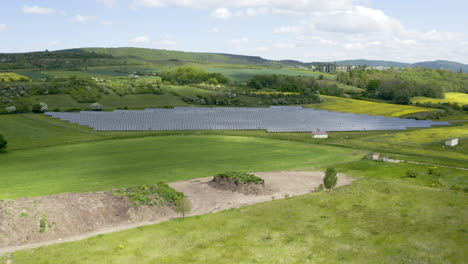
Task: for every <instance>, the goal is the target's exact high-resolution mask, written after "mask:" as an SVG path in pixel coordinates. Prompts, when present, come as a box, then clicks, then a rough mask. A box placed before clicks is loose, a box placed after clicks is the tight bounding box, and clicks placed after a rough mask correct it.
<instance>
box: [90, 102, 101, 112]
mask: <svg viewBox="0 0 468 264" xmlns="http://www.w3.org/2000/svg"><path fill="white" fill-rule="evenodd" d="M89 108H90V109H91V110H92V111H102V108H103V106H102V104H100V103H97V102H96V103H92V104H90V105H89Z"/></svg>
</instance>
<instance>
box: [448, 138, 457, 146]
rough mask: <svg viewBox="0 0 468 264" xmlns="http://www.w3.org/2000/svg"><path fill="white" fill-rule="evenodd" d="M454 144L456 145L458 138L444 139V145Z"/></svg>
mask: <svg viewBox="0 0 468 264" xmlns="http://www.w3.org/2000/svg"><path fill="white" fill-rule="evenodd" d="M456 145H458V138H452V139H449V140H445V146H448V147H455V146H456Z"/></svg>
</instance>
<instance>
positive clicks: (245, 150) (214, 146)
mask: <svg viewBox="0 0 468 264" xmlns="http://www.w3.org/2000/svg"><path fill="white" fill-rule="evenodd" d="M200 146H203V147H202V148H200ZM364 154H365V152H364V151H361V150H353V149H346V148H337V147H329V146H321V145H317V146H313V145H309V144H303V143H298V142H288V141H279V140H271V139H261V138H250V137H235V136H166V137H146V138H133V139H120V140H106V141H100V142H91V143H80V144H70V145H61V146H55V147H43V148H37V149H28V150H18V151H11V152H7V153H4V154H2V160H1V163H0V170H1V171H2V174H1V175H0V182H2V184H1V185H0V199H7V198H9V199H11V198H19V197H31V196H40V195H47V194H56V193H64V192H86V191H97V190H107V189H112V188H119V187H126V186H134V185H142V184H152V183H153V184H154V183H156V182H159V181H165V182H170V181H176V180H183V179H191V178H199V177H206V176H210V175H214V174H216V173H219V172H224V171H233V170H236V171H264V170H280V169H295V168H312V167H322V166H328V165H331V164H336V163H346V162H350V161H353V160H356V159H360V158H362V157H363V155H364ZM24 164H27V166H23V165H24Z"/></svg>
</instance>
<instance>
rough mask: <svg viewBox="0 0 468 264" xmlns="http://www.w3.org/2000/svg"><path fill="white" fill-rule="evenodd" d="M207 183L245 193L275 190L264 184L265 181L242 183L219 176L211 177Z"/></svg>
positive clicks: (255, 193)
mask: <svg viewBox="0 0 468 264" xmlns="http://www.w3.org/2000/svg"><path fill="white" fill-rule="evenodd" d="M208 184H209V185H210V186H211V187H213V188H215V189H221V190H225V191H232V192H240V193H243V194H245V195H267V194H272V193H274V192H275V191H274V190H273V189H271V188H269V187H267V186H265V183H254V182H247V183H242V182H238V181H236V180H235V179H232V178H225V177H219V176H215V177H213V179H212V180H211V181H209V182H208Z"/></svg>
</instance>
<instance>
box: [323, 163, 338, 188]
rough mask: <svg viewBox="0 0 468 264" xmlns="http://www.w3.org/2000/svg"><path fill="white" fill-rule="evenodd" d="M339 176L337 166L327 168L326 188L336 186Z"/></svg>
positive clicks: (324, 179)
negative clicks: (337, 175)
mask: <svg viewBox="0 0 468 264" xmlns="http://www.w3.org/2000/svg"><path fill="white" fill-rule="evenodd" d="M337 181H338V178H337V177H336V170H335V168H327V170H326V171H325V178H323V186H325V188H326V189H331V188H333V187H335V186H336V182H337Z"/></svg>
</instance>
